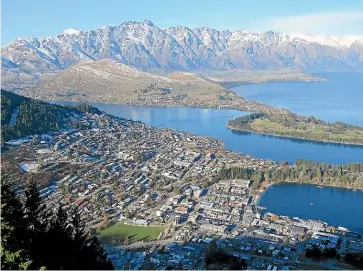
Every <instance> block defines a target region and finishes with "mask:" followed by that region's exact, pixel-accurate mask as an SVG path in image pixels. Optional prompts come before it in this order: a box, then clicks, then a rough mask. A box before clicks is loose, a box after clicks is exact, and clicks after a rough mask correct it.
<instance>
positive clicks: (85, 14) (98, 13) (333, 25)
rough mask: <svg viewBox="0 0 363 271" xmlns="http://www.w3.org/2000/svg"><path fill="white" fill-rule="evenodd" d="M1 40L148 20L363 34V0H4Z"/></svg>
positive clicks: (259, 28)
mask: <svg viewBox="0 0 363 271" xmlns="http://www.w3.org/2000/svg"><path fill="white" fill-rule="evenodd" d="M1 5H2V10H1V13H2V16H1V22H2V27H1V30H2V34H1V37H2V42H1V44H7V43H9V42H11V41H13V40H15V39H16V38H19V37H29V36H35V37H44V36H53V35H56V34H58V33H59V32H60V31H61V30H64V29H68V28H74V29H78V30H89V29H93V28H98V27H102V26H106V25H119V24H120V23H122V22H124V21H129V20H131V21H143V20H144V19H146V18H147V19H149V20H151V21H153V22H154V23H155V24H156V25H157V26H159V27H168V26H175V25H185V26H188V27H190V28H194V27H200V26H208V27H213V28H216V29H230V30H235V29H245V30H253V31H267V30H270V29H271V30H276V31H282V32H299V33H300V32H308V33H312V34H336V35H342V34H354V35H363V1H362V0H296V1H295V0H179V1H177V0H128V1H126V0H2V1H1Z"/></svg>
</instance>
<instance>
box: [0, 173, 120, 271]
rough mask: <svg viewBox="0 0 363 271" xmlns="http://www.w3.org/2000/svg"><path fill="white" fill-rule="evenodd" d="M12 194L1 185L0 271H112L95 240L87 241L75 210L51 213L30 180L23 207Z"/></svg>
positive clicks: (14, 194) (10, 188) (3, 184)
mask: <svg viewBox="0 0 363 271" xmlns="http://www.w3.org/2000/svg"><path fill="white" fill-rule="evenodd" d="M14 191H15V190H14V189H13V188H12V187H10V186H9V185H6V184H5V183H3V182H1V198H2V203H3V205H2V207H1V227H2V232H1V233H2V244H1V245H2V247H1V267H2V269H24V268H29V269H34V270H35V269H45V268H46V269H53V270H59V269H64V270H67V269H83V270H86V269H88V270H96V269H103V270H108V269H113V266H112V263H111V262H110V260H108V259H107V255H106V254H105V252H104V250H103V247H102V246H101V244H100V243H99V242H98V240H97V239H96V238H92V239H88V237H87V232H86V231H85V229H84V226H83V223H82V221H81V218H80V215H79V213H78V211H77V210H71V212H70V214H68V213H67V212H66V211H65V210H64V209H63V208H62V206H59V208H58V210H57V212H56V213H54V212H53V211H52V210H51V209H49V208H48V207H46V205H45V204H44V203H43V202H42V200H41V198H40V196H39V191H38V188H37V185H36V183H35V182H34V181H33V180H32V179H30V180H29V184H28V186H27V188H26V190H25V198H26V199H25V202H24V203H22V202H21V201H20V200H19V199H18V197H17V196H16V193H15V192H14ZM9 226H11V227H9Z"/></svg>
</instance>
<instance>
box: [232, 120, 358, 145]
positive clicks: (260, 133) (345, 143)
mask: <svg viewBox="0 0 363 271" xmlns="http://www.w3.org/2000/svg"><path fill="white" fill-rule="evenodd" d="M226 127H227V128H228V129H230V130H233V131H242V132H249V133H254V134H259V135H267V136H273V137H280V138H292V139H300V140H307V141H314V142H323V143H332V144H337V145H349V146H356V147H363V144H360V143H349V142H338V141H328V140H317V139H311V138H302V137H294V136H283V135H277V134H268V133H262V132H256V131H253V130H243V129H237V128H234V127H232V126H230V125H228V124H227V125H226Z"/></svg>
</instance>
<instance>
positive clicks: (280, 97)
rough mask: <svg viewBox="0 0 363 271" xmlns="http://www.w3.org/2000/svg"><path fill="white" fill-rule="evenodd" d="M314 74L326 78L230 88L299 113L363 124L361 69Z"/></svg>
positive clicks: (362, 78) (239, 93) (254, 98)
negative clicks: (323, 79)
mask: <svg viewBox="0 0 363 271" xmlns="http://www.w3.org/2000/svg"><path fill="white" fill-rule="evenodd" d="M315 75H316V76H318V77H323V78H326V79H328V81H326V82H273V83H263V84H249V85H241V86H238V87H235V88H232V90H233V91H234V92H235V93H236V94H238V95H241V96H244V97H245V98H247V99H249V100H255V101H259V102H261V103H264V104H268V105H272V106H275V107H281V108H286V109H289V110H291V111H293V112H295V113H298V114H301V115H307V116H316V117H319V118H321V119H323V120H326V121H329V122H335V121H343V122H347V123H351V124H355V125H359V126H363V73H326V74H315Z"/></svg>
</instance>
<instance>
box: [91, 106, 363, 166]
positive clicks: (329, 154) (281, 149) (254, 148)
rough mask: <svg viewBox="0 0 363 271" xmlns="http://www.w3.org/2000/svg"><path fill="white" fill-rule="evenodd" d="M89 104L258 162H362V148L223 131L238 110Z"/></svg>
mask: <svg viewBox="0 0 363 271" xmlns="http://www.w3.org/2000/svg"><path fill="white" fill-rule="evenodd" d="M90 104H91V105H93V106H95V107H97V108H99V109H100V110H102V111H105V112H107V113H109V114H112V115H115V116H119V117H124V118H127V119H133V120H140V121H142V122H144V123H146V124H149V125H151V126H154V127H168V128H173V129H177V130H180V131H184V132H191V133H194V134H198V135H203V136H212V137H215V138H219V139H221V140H222V141H223V142H224V145H225V146H226V147H227V148H229V149H231V150H235V151H239V152H242V153H244V154H250V155H252V156H255V157H258V158H265V159H272V160H275V161H288V162H289V163H294V162H295V160H296V159H298V158H303V159H308V160H315V161H323V162H327V163H331V164H345V163H350V162H363V146H352V145H341V144H331V143H321V142H313V141H307V140H300V139H287V138H279V137H273V136H266V135H259V134H253V133H248V132H240V131H232V130H230V129H228V128H226V123H227V121H228V120H230V119H235V118H236V117H239V116H243V115H246V114H248V113H246V112H241V111H237V110H224V109H223V110H218V109H202V108H190V107H174V108H171V107H169V108H168V107H162V108H157V107H138V106H128V105H114V104H101V103H90Z"/></svg>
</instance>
